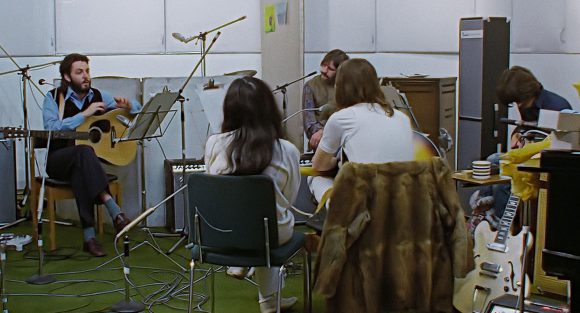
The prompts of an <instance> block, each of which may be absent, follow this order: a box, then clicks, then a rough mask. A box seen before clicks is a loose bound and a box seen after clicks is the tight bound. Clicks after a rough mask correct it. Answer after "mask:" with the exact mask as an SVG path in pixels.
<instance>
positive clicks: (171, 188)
mask: <svg viewBox="0 0 580 313" xmlns="http://www.w3.org/2000/svg"><path fill="white" fill-rule="evenodd" d="M163 167H164V169H165V196H166V197H167V196H169V195H171V194H172V193H174V192H175V191H176V190H177V189H179V188H180V187H181V186H183V185H184V184H187V176H189V175H190V174H191V173H195V172H205V165H204V164H203V160H197V159H186V160H185V179H184V177H183V162H182V160H181V159H168V160H165V161H164V164H163ZM185 210H187V188H185V189H184V190H183V191H182V192H180V193H178V194H176V195H175V196H174V197H173V198H172V199H169V201H167V202H166V203H165V223H166V224H165V226H166V227H167V228H168V229H169V230H170V231H173V232H179V231H181V230H183V228H184V227H185V225H187V221H186V216H187V215H186V213H187V212H186V211H185Z"/></svg>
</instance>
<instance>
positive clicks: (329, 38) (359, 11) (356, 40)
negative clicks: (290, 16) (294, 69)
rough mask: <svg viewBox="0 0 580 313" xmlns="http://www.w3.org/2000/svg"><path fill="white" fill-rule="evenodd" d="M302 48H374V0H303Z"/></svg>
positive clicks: (347, 49) (325, 49) (310, 50)
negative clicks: (303, 35)
mask: <svg viewBox="0 0 580 313" xmlns="http://www.w3.org/2000/svg"><path fill="white" fill-rule="evenodd" d="M304 5H305V10H306V13H305V32H306V34H305V51H306V52H323V51H329V50H332V49H335V48H338V49H342V50H345V51H347V52H349V51H357V52H372V51H375V49H376V48H375V46H376V45H375V41H376V38H375V37H376V35H375V25H376V23H375V10H376V3H375V0H358V1H350V0H306V1H305V3H304Z"/></svg>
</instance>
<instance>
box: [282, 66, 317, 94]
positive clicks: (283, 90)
mask: <svg viewBox="0 0 580 313" xmlns="http://www.w3.org/2000/svg"><path fill="white" fill-rule="evenodd" d="M316 73H317V72H316V71H314V72H312V73H310V74H307V75H304V76H302V77H300V78H298V79H295V80H293V81H291V82H289V83H286V84H284V85H282V86H276V88H275V89H274V90H272V92H276V91H279V90H282V92H283V93H285V92H286V87H288V86H290V85H292V84H294V83H296V82H299V81H301V80H303V79H306V78H308V77H310V76H312V75H315V74H316Z"/></svg>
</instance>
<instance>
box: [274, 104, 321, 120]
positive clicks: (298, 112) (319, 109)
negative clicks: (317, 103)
mask: <svg viewBox="0 0 580 313" xmlns="http://www.w3.org/2000/svg"><path fill="white" fill-rule="evenodd" d="M323 107H324V105H323V106H321V107H319V108H307V109H302V110H298V111H296V112H294V113H292V114H290V115H288V117H286V118H285V119H283V120H282V124H284V123H286V122H287V121H288V120H289V119H291V118H293V117H294V116H296V115H297V114H300V113H303V112H308V111H318V112H321V111H322V108H323Z"/></svg>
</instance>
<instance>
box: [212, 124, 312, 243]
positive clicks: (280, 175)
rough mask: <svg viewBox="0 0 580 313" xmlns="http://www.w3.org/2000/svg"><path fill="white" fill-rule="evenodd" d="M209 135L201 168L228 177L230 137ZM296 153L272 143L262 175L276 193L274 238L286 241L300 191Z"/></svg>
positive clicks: (229, 134) (281, 143) (286, 144)
mask: <svg viewBox="0 0 580 313" xmlns="http://www.w3.org/2000/svg"><path fill="white" fill-rule="evenodd" d="M234 132H235V131H232V132H227V133H221V134H216V135H212V136H210V137H209V138H208V139H207V142H206V144H205V165H206V171H207V173H208V174H214V175H218V174H229V173H231V172H232V169H230V168H228V162H227V160H228V158H230V157H231V156H230V155H227V152H226V150H227V147H228V146H229V145H230V143H231V141H232V139H233V136H232V135H233V133H234ZM299 163H300V152H298V149H297V148H296V147H295V146H294V145H293V144H292V143H290V142H289V141H286V140H284V139H280V140H278V141H277V142H275V143H274V150H273V154H272V161H271V162H270V165H268V167H266V169H265V170H264V171H263V172H262V174H264V175H267V176H269V177H271V178H272V181H273V182H274V189H275V192H276V207H277V219H278V236H279V237H280V238H289V236H288V234H287V232H288V231H289V232H290V233H289V235H290V236H291V235H292V229H293V227H294V215H293V214H292V212H291V211H290V210H289V209H290V207H291V206H292V203H294V201H295V200H296V196H297V195H298V189H299V188H300V167H299Z"/></svg>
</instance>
